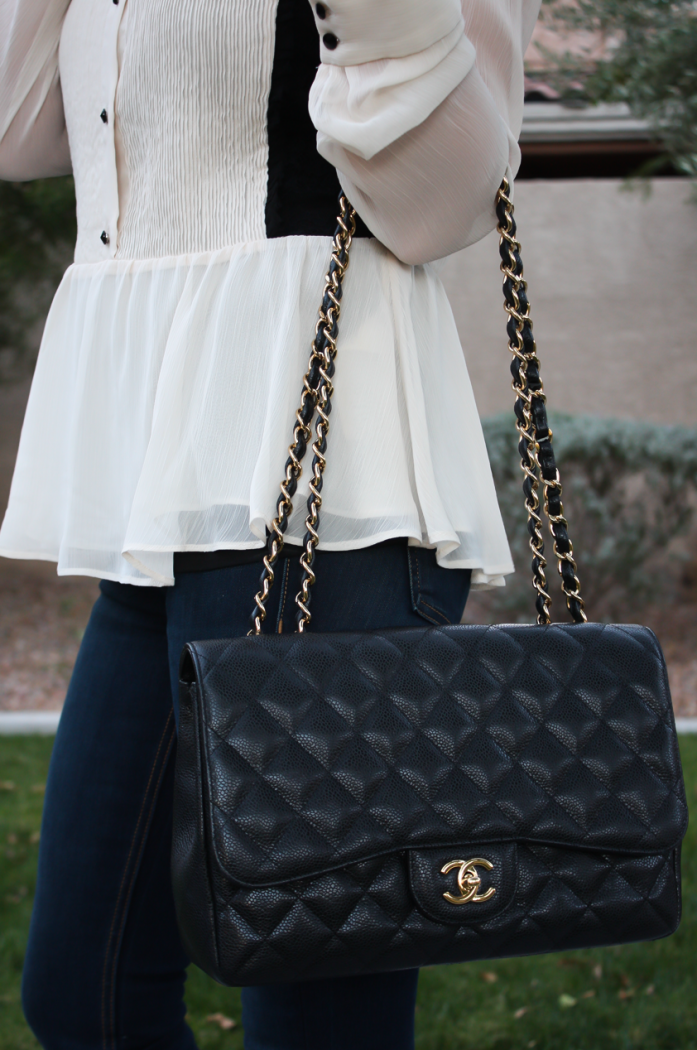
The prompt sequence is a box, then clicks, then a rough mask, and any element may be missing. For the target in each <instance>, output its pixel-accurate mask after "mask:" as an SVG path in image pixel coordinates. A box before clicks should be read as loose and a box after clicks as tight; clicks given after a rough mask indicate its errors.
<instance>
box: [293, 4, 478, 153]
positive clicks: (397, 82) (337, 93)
mask: <svg viewBox="0 0 697 1050" xmlns="http://www.w3.org/2000/svg"><path fill="white" fill-rule="evenodd" d="M475 59H476V51H475V48H474V45H473V44H472V43H471V41H470V40H469V39H468V38H467V37H466V36H465V35H464V26H463V24H462V22H460V24H459V25H457V26H456V27H455V29H453V30H452V31H451V32H450V33H448V35H447V36H445V37H443V38H442V39H441V40H439V41H438V42H437V43H435V44H432V45H431V46H430V47H429V48H427V49H426V50H424V51H420V52H419V53H418V54H413V55H409V56H407V57H405V58H388V59H383V60H382V61H376V62H367V63H365V64H364V65H358V66H349V67H347V68H342V67H340V66H326V65H321V66H320V67H319V69H318V70H317V76H316V77H315V80H314V83H313V85H312V88H311V90H310V99H309V111H310V117H311V119H312V123H313V124H314V125H315V127H316V128H317V133H318V134H317V148H318V150H319V152H320V153H321V154H322V155H323V156H325V159H329V158H328V157H327V147H328V145H329V144H328V143H327V140H331V141H332V142H333V143H334V144H336V145H339V146H341V147H343V148H344V149H347V150H349V151H350V152H351V153H356V154H358V156H359V157H363V158H364V160H370V158H371V157H373V156H375V154H376V153H379V152H380V150H382V149H385V147H386V146H389V145H390V144H391V143H392V142H394V141H395V140H396V139H398V138H400V137H401V136H402V135H404V134H406V132H407V131H410V130H411V129H412V128H414V127H417V125H419V124H421V123H422V122H423V121H424V120H426V118H427V117H428V116H429V115H430V114H431V113H432V112H433V110H434V109H435V108H436V107H437V106H439V105H440V103H441V102H442V101H443V100H444V99H445V98H447V96H448V95H449V94H450V93H451V92H452V91H454V90H455V88H456V87H457V86H458V84H459V83H461V81H462V80H464V78H465V77H466V76H467V74H468V73H469V71H470V70H471V69H472V67H473V66H474V63H475Z"/></svg>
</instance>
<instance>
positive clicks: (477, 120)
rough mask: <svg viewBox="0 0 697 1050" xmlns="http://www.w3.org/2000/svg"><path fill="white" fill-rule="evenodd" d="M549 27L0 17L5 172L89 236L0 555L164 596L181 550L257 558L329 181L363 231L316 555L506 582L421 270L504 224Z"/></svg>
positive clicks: (500, 14)
mask: <svg viewBox="0 0 697 1050" xmlns="http://www.w3.org/2000/svg"><path fill="white" fill-rule="evenodd" d="M539 2H540V0H462V3H461V2H460V0H328V2H327V3H326V4H325V3H316V4H315V3H313V4H312V5H311V6H310V5H308V3H307V0H229V2H226V3H220V2H219V0H72V2H70V0H0V177H2V178H5V179H16V180H19V179H30V178H37V177H44V176H49V175H56V174H61V173H67V172H70V171H71V170H72V172H73V173H74V176H75V187H76V195H77V217H78V238H77V245H76V250H75V262H74V264H73V265H72V266H70V267H69V268H68V270H67V272H66V274H65V276H64V278H63V281H62V283H61V285H60V287H59V289H58V291H57V293H56V296H55V299H54V302H53V305H52V307H51V310H50V313H49V316H48V320H47V322H46V328H45V332H44V336H43V341H42V345H41V350H40V354H39V359H38V363H37V368H36V373H35V377H34V381H33V385H32V390H31V395H30V399H29V404H28V407H27V413H26V418H25V422H24V427H23V431H22V438H21V444H20V449H19V454H18V458H17V465H16V468H15V475H14V479H13V484H12V491H11V495H10V501H9V506H8V509H7V513H6V515H5V519H4V522H3V525H2V529H1V530H0V553H2V554H3V555H5V556H8V557H17V558H43V559H48V560H53V561H56V562H57V563H58V572H59V573H61V574H84V575H91V576H98V577H101V578H108V579H112V580H119V581H121V582H125V583H132V584H142V585H168V584H172V583H173V574H172V552H173V551H183V550H187V551H192V550H196V551H206V550H216V549H224V548H233V549H235V548H252V547H261V546H262V545H263V542H264V535H265V529H266V527H267V526H268V524H269V523H270V521H271V519H272V517H273V514H274V508H275V503H276V499H277V495H278V484H279V481H280V479H281V477H282V473H283V464H284V462H285V457H286V449H287V445H288V443H289V440H290V435H291V430H292V424H293V417H294V411H295V408H296V404H297V402H298V399H299V394H300V386H301V378H302V375H303V373H304V369H305V366H306V362H307V357H308V353H309V345H310V339H311V336H312V334H313V331H314V324H315V320H316V312H317V306H318V304H319V301H320V298H321V293H322V287H323V278H324V273H325V270H326V265H327V261H328V257H329V250H330V242H331V241H330V239H331V234H332V231H333V228H334V225H335V221H334V219H335V215H336V197H337V194H338V191H339V184H341V187H342V188H343V189H344V191H345V192H346V193H347V194H348V196H349V198H350V199H351V201H352V203H353V204H354V206H355V207H356V208H357V209H358V212H359V215H360V220H361V221H360V224H359V231H358V233H359V236H358V237H357V238H356V240H355V241H354V247H353V250H352V257H351V264H350V268H349V271H348V274H347V277H346V279H345V294H344V306H343V309H342V323H341V334H340V341H339V355H338V358H337V370H336V377H335V395H334V399H333V412H332V417H331V433H330V436H329V452H328V466H327V471H326V475H325V486H324V492H323V510H322V522H321V529H320V535H321V541H320V546H322V547H325V548H327V549H334V550H338V549H349V548H357V547H362V546H366V545H368V544H371V543H376V542H379V541H380V540H383V539H387V538H388V537H391V536H399V535H401V536H408V537H410V542H413V543H416V544H422V545H427V546H430V547H435V548H436V550H437V556H438V560H439V562H440V564H441V565H444V566H448V567H453V568H471V569H472V570H473V582H474V583H475V584H479V585H486V584H496V583H500V582H502V577H503V575H504V574H505V573H508V572H511V571H512V568H513V566H512V563H511V558H510V553H509V549H508V545H507V541H506V537H505V533H504V529H503V525H502V522H501V517H500V513H499V509H498V505H497V501H496V495H495V492H494V487H493V482H492V477H491V472H490V468H489V463H488V459H487V455H486V448H485V445H484V440H483V436H482V431H481V427H480V424H479V419H478V415H477V411H476V406H475V402H474V397H473V394H472V389H471V386H470V382H469V378H468V375H467V370H466V367H465V361H464V357H463V354H462V348H461V346H460V343H459V340H458V336H457V332H456V329H455V323H454V320H453V316H452V313H451V310H450V306H449V304H448V301H447V298H446V296H445V293H444V290H443V288H442V286H441V283H440V281H439V279H438V277H437V274H436V272H435V270H434V268H433V267H432V266H431V265H430V263H431V262H432V261H433V260H435V259H438V258H440V257H442V256H444V255H447V254H448V253H450V252H454V251H456V250H458V249H460V248H463V247H465V246H466V245H467V244H470V243H472V242H474V241H476V240H478V239H479V238H481V237H482V236H484V235H485V234H486V233H487V232H488V231H489V230H491V229H492V228H493V227H494V225H495V217H494V211H493V201H494V198H495V194H496V188H497V186H498V184H499V182H500V180H501V177H502V176H503V174H504V173H505V172H506V171H509V173H515V171H516V170H517V166H518V163H519V156H520V155H519V150H518V146H517V136H518V134H519V131H520V124H521V119H522V99H523V65H522V62H523V53H524V50H525V47H526V44H527V41H528V39H529V37H530V34H531V32H532V26H533V24H534V21H535V18H536V16H537V11H538V8H539ZM318 35H319V46H318ZM320 60H321V61H320ZM318 63H319V64H318ZM308 95H309V107H308ZM471 349H472V351H473V352H474V351H476V352H486V348H484V347H481V348H480V347H477V348H471ZM305 473H306V475H307V471H306V472H305ZM304 481H305V484H302V483H301V486H300V494H299V496H298V497H297V498H296V507H297V510H296V515H294V516H293V518H292V519H291V526H290V529H289V533H288V535H289V537H290V538H291V539H293V540H295V541H296V542H299V540H300V538H301V536H302V532H303V527H302V521H303V517H304V514H303V513H302V511H303V510H304V501H303V499H302V496H303V495H304V494H305V493H306V492H307V488H306V477H305V479H304Z"/></svg>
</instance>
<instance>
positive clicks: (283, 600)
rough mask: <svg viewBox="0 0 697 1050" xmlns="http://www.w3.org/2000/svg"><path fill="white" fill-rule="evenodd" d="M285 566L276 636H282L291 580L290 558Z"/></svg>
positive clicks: (286, 559) (286, 560)
mask: <svg viewBox="0 0 697 1050" xmlns="http://www.w3.org/2000/svg"><path fill="white" fill-rule="evenodd" d="M284 561H285V564H284V566H283V581H282V587H283V591H282V592H281V600H280V602H279V605H278V616H277V618H276V634H281V633H282V629H283V614H284V613H285V611H286V598H287V596H288V580H289V578H290V558H285V559H284Z"/></svg>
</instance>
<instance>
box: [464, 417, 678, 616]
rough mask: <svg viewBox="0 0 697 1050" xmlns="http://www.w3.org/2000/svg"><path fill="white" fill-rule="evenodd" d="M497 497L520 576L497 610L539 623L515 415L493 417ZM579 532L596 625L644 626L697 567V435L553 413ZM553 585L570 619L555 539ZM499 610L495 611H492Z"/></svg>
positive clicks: (511, 580) (567, 497) (585, 587)
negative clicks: (646, 609) (645, 614)
mask: <svg viewBox="0 0 697 1050" xmlns="http://www.w3.org/2000/svg"><path fill="white" fill-rule="evenodd" d="M483 422H484V436H485V438H486V443H487V448H488V451H489V457H490V460H491V466H492V470H493V474H494V481H495V483H496V492H497V495H498V499H499V504H500V506H501V511H502V513H503V517H504V522H505V525H506V532H507V533H508V538H509V541H510V544H511V549H512V552H513V559H514V561H515V565H516V569H517V572H516V573H515V574H514V575H513V576H511V577H508V578H507V582H506V587H505V589H503V590H497V591H495V592H490V596H488V597H487V603H495V608H496V612H497V613H500V612H505V614H506V615H507V617H508V618H510V619H512V620H514V621H528V620H529V621H532V620H533V618H534V610H533V593H534V592H533V590H532V584H531V582H530V579H531V574H530V571H529V566H530V561H531V555H530V550H529V547H528V533H527V525H526V515H525V511H524V507H523V495H522V479H523V475H522V471H521V468H520V455H519V453H518V435H517V431H516V430H515V427H514V423H513V415H512V413H503V414H501V415H498V416H494V417H492V418H490V419H486V420H484V421H483ZM550 423H551V426H552V430H553V432H554V447H555V450H556V457H557V463H558V465H559V471H560V475H561V481H562V487H563V501H564V510H565V512H566V517H567V519H568V521H569V534H570V536H571V540H572V542H573V544H574V548H575V551H576V556H577V560H578V569H579V576H580V579H581V589H582V593H583V595H584V598H585V600H586V603H587V606H588V611H589V615H590V617H591V618H592V619H595V620H598V619H605V620H621V619H627V618H629V619H630V620H636V619H637V618H639V619H640V618H641V615H642V614H641V609H642V607H643V606H645V605H646V604H647V603H649V602H653V603H655V602H670V601H671V600H673V599H674V598H675V597H676V595H677V594H678V593H679V592H680V591H681V589H683V588H684V584H685V578H686V575H688V574H689V573H690V572H692V571H693V569H694V565H693V562H694V552H695V549H697V546H696V543H697V535H696V533H697V513H696V512H697V429H693V428H689V427H678V426H659V425H657V424H651V423H643V422H637V421H635V420H627V419H601V418H598V417H596V416H567V415H561V414H550ZM544 535H545V556H546V558H547V562H548V569H547V578H548V581H549V583H550V586H551V587H552V591H551V592H550V593H552V592H553V598H554V602H555V606H556V611H555V613H554V617H553V618H554V619H556V620H563V619H565V618H566V617H565V609H564V605H563V601H562V599H561V595H560V592H559V588H558V583H557V581H558V573H557V570H556V564H555V558H554V553H553V550H552V544H551V536H550V535H549V532H548V530H547V527H546V526H545V530H544ZM492 607H493V606H492Z"/></svg>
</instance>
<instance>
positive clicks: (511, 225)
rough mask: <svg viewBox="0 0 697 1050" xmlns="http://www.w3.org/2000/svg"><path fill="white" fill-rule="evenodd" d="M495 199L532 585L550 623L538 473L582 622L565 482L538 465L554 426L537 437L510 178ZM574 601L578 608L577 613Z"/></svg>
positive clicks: (564, 583)
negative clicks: (563, 542) (499, 208)
mask: <svg viewBox="0 0 697 1050" xmlns="http://www.w3.org/2000/svg"><path fill="white" fill-rule="evenodd" d="M496 203H497V204H501V203H502V204H503V206H504V207H503V219H500V220H499V223H498V233H499V238H500V244H501V245H502V246H503V245H505V246H506V247H507V248H508V252H507V255H508V262H506V261H505V260H504V261H502V262H501V272H502V273H503V275H504V309H505V311H506V313H507V314H508V317H509V318H510V320H511V321H512V322H513V324H512V326H510V327H509V335H510V340H509V344H508V349H509V350H510V351H511V353H512V354H513V356H514V357H515V358H516V360H517V362H518V368H517V375H516V376H515V378H514V380H513V384H512V386H513V390H514V392H515V394H516V398H517V404H518V407H519V411H517V412H516V426H517V429H518V433H519V434H520V437H521V443H520V446H519V449H520V451H521V467H522V469H523V473H524V474H525V479H526V483H525V484H524V486H523V487H524V490H525V496H526V498H525V506H526V509H527V512H528V532H529V536H530V540H529V542H530V550H531V551H532V555H533V561H532V570H533V574H532V582H533V587H534V588H535V590H536V591H537V594H538V601H537V609H538V615H537V622H538V623H539V624H548V623H551V615H550V614H551V605H552V600H551V598H550V596H549V594H548V593H547V590H546V586H547V580H546V576H545V568H546V566H547V562H546V560H545V557H544V542H543V539H542V521H541V517H540V513H539V510H540V501H539V477H541V478H542V484H543V487H544V510H545V514H546V515H547V519H548V521H549V528H550V532H551V534H552V540H553V547H554V554H555V556H556V559H557V568H558V570H559V574H560V576H561V587H562V591H563V592H564V596H565V598H566V604H567V607H568V609H569V612H571V614H572V617H573V618H574V619H575V620H577V621H579V622H583V623H585V622H586V621H587V616H586V613H585V610H584V603H583V599H582V598H581V584H580V582H579V579H578V575H577V572H576V562H575V561H574V558H573V546H572V544H571V541H570V540H568V541H567V542H568V547H569V549H568V551H564V550H562V549H561V548H560V546H559V543H558V539H557V535H556V534H555V526H556V527H561V528H563V529H564V530H566V529H567V527H568V522H567V521H566V518H565V517H564V513H563V505H562V501H561V494H562V487H561V481H560V478H559V471H558V470H556V471H555V477H554V478H553V479H546V478H545V476H544V473H543V472H542V471H541V470H540V464H539V452H540V444H541V440H544V441H546V442H549V443H550V446H551V440H552V431H551V429H548V432H547V434H546V435H545V437H544V439H540V440H538V434H537V431H536V427H535V422H534V411H533V399H538V400H539V401H540V402H542V403H544V402H545V401H546V396H545V392H544V388H543V386H542V381H541V380H540V379H539V378H538V381H537V383H536V385H535V389H531V388H530V386H529V384H528V369H529V368H530V367H531V366H534V367H535V372H536V375H537V376H538V377H539V365H540V362H539V358H538V356H537V346H536V344H535V340H534V338H532V320H531V318H530V302H529V300H528V296H527V283H526V281H525V279H524V276H523V264H522V260H521V257H520V251H521V248H520V242H519V241H518V240H517V239H516V236H515V222H514V219H513V201H512V200H511V198H510V184H509V182H508V180H507V179H504V180H503V182H502V183H501V187H500V188H499V191H498V193H497V196H496ZM503 254H504V253H502V255H503ZM507 291H508V292H509V294H510V300H509V298H508V296H507V295H506V292H507ZM526 325H527V326H528V332H529V339H528V347H529V349H528V350H526V349H525V341H524V333H525V329H526ZM511 328H512V329H513V330H512V331H511ZM553 492H555V493H556V496H557V499H558V501H559V513H558V514H556V515H555V514H552V513H551V512H550V507H549V500H550V495H551V494H552V493H553ZM564 564H566V565H567V566H568V567H569V568H570V570H571V572H567V573H566V574H564V573H563V572H562V567H563V565H564ZM568 576H570V577H571V580H572V583H569V582H568V580H567V577H568ZM574 605H575V609H576V612H575V614H574Z"/></svg>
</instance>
